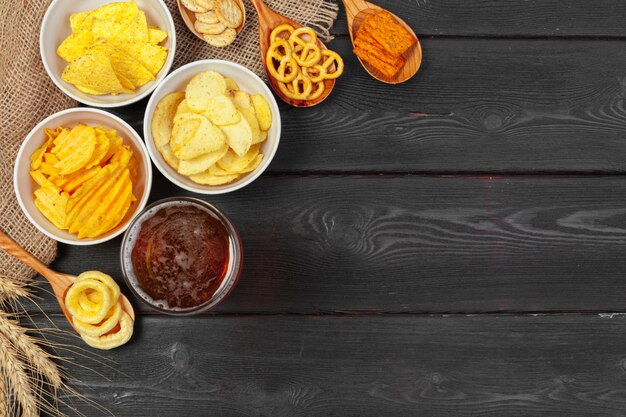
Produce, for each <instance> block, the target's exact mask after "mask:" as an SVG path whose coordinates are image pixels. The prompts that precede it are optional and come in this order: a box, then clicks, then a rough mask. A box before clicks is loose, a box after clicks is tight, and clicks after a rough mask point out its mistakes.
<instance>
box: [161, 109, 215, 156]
mask: <svg viewBox="0 0 626 417" xmlns="http://www.w3.org/2000/svg"><path fill="white" fill-rule="evenodd" d="M181 116H182V115H181ZM185 116H186V117H185V118H179V119H178V120H175V121H174V126H173V128H172V137H171V138H170V148H171V149H172V152H174V154H176V152H178V150H180V149H181V148H182V147H183V146H185V144H187V142H189V141H190V140H191V139H192V138H193V137H194V135H195V134H196V131H197V130H198V129H199V128H200V125H201V124H202V123H209V121H208V120H206V119H205V118H204V117H202V116H199V115H193V114H188V113H185Z"/></svg>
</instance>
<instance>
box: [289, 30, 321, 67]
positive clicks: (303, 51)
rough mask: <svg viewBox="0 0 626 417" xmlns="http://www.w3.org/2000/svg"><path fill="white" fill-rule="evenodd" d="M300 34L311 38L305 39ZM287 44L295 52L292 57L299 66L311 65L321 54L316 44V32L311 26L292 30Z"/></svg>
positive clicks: (316, 61)
mask: <svg viewBox="0 0 626 417" xmlns="http://www.w3.org/2000/svg"><path fill="white" fill-rule="evenodd" d="M300 35H308V36H309V38H310V39H311V40H310V41H306V40H304V39H302V38H301V37H300ZM289 45H291V49H292V50H293V51H294V52H295V53H294V54H293V55H294V58H295V59H296V62H297V63H298V64H299V65H300V66H303V67H312V66H313V65H315V64H317V63H318V62H319V60H320V58H321V56H322V55H321V51H320V47H319V46H318V45H317V34H316V33H315V31H314V30H313V29H311V28H306V27H303V28H298V29H296V30H294V31H293V32H292V34H291V36H289Z"/></svg>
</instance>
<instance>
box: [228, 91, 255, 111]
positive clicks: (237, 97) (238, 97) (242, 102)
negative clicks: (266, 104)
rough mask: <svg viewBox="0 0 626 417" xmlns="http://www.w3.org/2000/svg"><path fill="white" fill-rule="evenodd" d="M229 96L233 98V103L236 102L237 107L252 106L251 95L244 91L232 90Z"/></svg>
mask: <svg viewBox="0 0 626 417" xmlns="http://www.w3.org/2000/svg"><path fill="white" fill-rule="evenodd" d="M228 96H229V97H230V98H231V100H233V103H235V106H237V108H239V109H245V108H247V107H250V106H252V101H250V96H249V95H248V94H247V93H245V92H243V91H238V90H230V91H229V92H228Z"/></svg>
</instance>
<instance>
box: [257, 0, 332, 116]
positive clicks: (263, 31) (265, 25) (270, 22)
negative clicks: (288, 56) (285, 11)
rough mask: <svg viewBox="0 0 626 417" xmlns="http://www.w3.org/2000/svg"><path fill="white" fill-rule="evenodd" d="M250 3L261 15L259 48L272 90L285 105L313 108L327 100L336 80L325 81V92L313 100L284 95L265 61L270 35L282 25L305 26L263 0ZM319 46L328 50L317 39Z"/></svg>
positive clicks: (296, 27) (295, 27)
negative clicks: (275, 9) (270, 6)
mask: <svg viewBox="0 0 626 417" xmlns="http://www.w3.org/2000/svg"><path fill="white" fill-rule="evenodd" d="M250 1H251V2H252V5H253V6H254V8H255V9H256V11H257V14H258V15H259V47H260V49H261V61H262V62H263V66H264V67H265V72H266V73H267V78H268V79H269V81H270V85H271V86H272V89H273V90H274V91H275V92H276V95H278V97H280V98H281V100H283V101H284V102H285V103H287V104H290V105H292V106H295V107H312V106H315V105H317V104H320V103H321V102H322V101H324V100H326V98H327V97H328V96H329V95H330V93H331V91H332V90H333V88H334V87H335V80H334V79H326V80H324V87H325V89H324V92H323V93H322V94H321V95H320V96H319V97H317V98H316V99H313V100H296V99H293V98H290V97H288V96H287V95H285V93H283V91H282V90H281V89H280V87H279V85H278V84H279V82H278V81H277V80H276V79H275V78H274V77H272V75H271V74H270V72H269V70H268V68H267V63H266V59H265V57H266V55H267V51H268V49H269V48H270V34H271V33H272V31H273V30H274V28H276V27H278V26H280V25H285V24H286V25H290V26H292V27H293V28H294V29H298V28H301V27H303V26H302V25H301V24H299V23H296V22H294V21H293V20H291V19H289V18H287V17H285V16H283V15H281V14H279V13H277V12H275V11H274V10H272V9H270V8H269V7H268V6H267V5H265V3H263V0H250ZM317 44H318V46H319V47H320V49H328V48H326V45H324V43H323V42H322V41H320V40H319V39H317ZM329 69H330V70H333V71H334V70H335V65H334V64H333V65H332V66H331V67H330V68H329Z"/></svg>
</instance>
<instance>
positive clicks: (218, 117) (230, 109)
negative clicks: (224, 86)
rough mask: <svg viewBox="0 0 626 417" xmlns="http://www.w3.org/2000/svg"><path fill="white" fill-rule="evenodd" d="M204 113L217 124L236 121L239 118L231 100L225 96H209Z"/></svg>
mask: <svg viewBox="0 0 626 417" xmlns="http://www.w3.org/2000/svg"><path fill="white" fill-rule="evenodd" d="M204 114H205V115H206V116H207V117H208V118H209V120H210V121H211V122H212V123H213V124H216V125H218V126H223V125H231V124H233V123H237V122H238V121H239V119H240V118H241V114H240V113H239V112H238V111H237V108H236V107H235V105H234V104H233V102H232V101H231V100H230V99H229V98H228V97H226V96H213V97H210V98H209V102H208V105H207V108H206V110H205V112H204Z"/></svg>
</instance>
